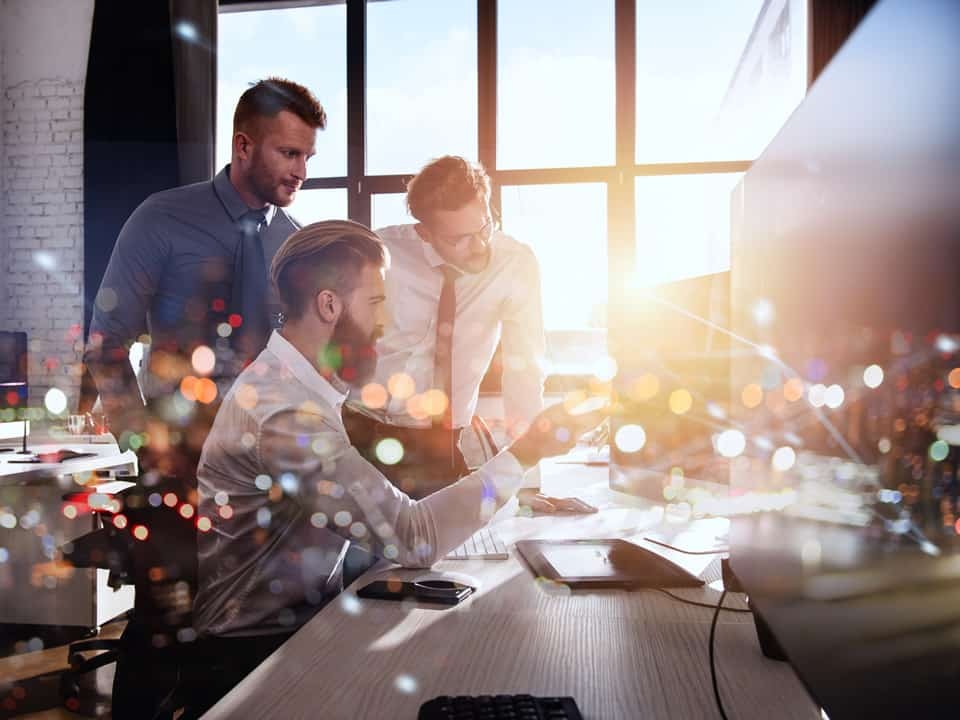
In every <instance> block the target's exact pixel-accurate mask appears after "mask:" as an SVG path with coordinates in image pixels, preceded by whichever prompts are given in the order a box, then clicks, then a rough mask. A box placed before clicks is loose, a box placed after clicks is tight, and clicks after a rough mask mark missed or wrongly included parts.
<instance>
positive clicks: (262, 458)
mask: <svg viewBox="0 0 960 720" xmlns="http://www.w3.org/2000/svg"><path fill="white" fill-rule="evenodd" d="M388 262H389V255H388V252H387V250H386V249H385V248H384V246H383V244H382V243H381V242H380V240H379V238H378V237H377V236H376V235H375V234H374V233H373V232H372V231H370V230H369V229H367V228H366V227H364V226H363V225H359V224H356V223H352V222H349V221H345V220H344V221H328V222H320V223H315V224H313V225H308V226H307V227H304V228H303V229H302V230H299V231H298V232H296V233H294V234H293V235H292V236H291V237H290V238H289V239H288V240H287V241H286V242H285V243H284V244H283V246H282V247H281V248H280V250H279V251H278V252H277V254H276V256H275V257H274V260H273V264H272V267H271V276H272V278H273V281H274V283H275V284H276V286H277V288H278V290H279V295H280V300H281V304H282V306H283V312H284V315H285V318H286V319H285V321H284V324H283V327H282V328H281V329H280V330H279V331H274V333H273V334H272V335H271V337H270V340H269V342H268V343H267V347H266V349H265V350H264V351H263V352H262V353H261V354H260V355H259V357H258V358H257V359H256V360H255V361H254V362H253V364H251V365H250V367H248V368H247V369H246V370H244V371H243V373H241V374H240V376H239V377H238V378H237V381H236V383H235V384H234V386H233V388H232V389H231V390H230V392H229V393H228V394H227V396H226V398H225V399H224V402H223V405H222V406H221V407H220V410H219V412H218V413H217V417H216V420H215V421H214V424H213V429H212V430H211V432H210V435H209V437H208V438H207V442H206V444H205V445H204V448H203V455H202V457H201V461H200V467H199V471H198V476H199V491H200V492H199V496H200V500H199V515H200V522H202V523H205V522H207V521H209V522H210V523H211V526H210V529H209V531H208V532H202V533H201V535H200V540H199V546H200V592H199V594H198V597H197V601H196V604H195V606H194V620H195V625H196V629H197V631H198V634H199V637H200V640H199V645H200V647H201V648H203V650H202V651H201V652H202V654H203V655H204V656H206V655H207V654H209V656H210V657H211V658H212V660H211V663H210V665H209V667H210V670H211V671H210V672H209V673H207V674H206V675H205V678H204V683H205V684H206V685H205V688H204V692H205V698H204V700H203V701H198V706H200V707H199V709H203V708H204V707H206V706H207V705H208V704H212V702H214V701H215V700H216V699H217V698H218V697H220V696H221V695H222V694H223V693H225V692H226V691H227V690H228V689H229V688H230V687H232V686H233V685H234V684H236V683H237V682H239V680H240V679H242V677H243V676H244V675H246V674H247V673H248V672H250V671H251V670H252V669H253V668H254V667H256V665H257V664H258V663H259V662H260V661H261V660H262V659H263V658H265V657H266V656H267V655H268V654H269V653H270V652H272V651H273V650H274V649H275V648H276V647H278V646H279V645H280V644H281V643H282V642H283V641H284V640H285V639H286V638H287V637H289V635H290V634H291V633H293V632H294V631H295V630H296V629H297V628H299V627H300V626H301V625H302V624H303V623H304V622H306V621H307V620H308V619H309V618H310V617H311V616H312V615H313V614H314V613H315V612H316V611H317V610H318V609H319V608H320V607H322V606H323V605H325V604H326V603H327V602H329V601H330V600H331V599H332V598H333V597H335V596H336V595H337V594H338V593H339V592H340V591H341V590H342V589H343V587H344V586H345V585H346V584H348V583H349V582H351V581H352V579H353V577H352V574H351V573H349V572H348V571H346V570H345V569H344V565H345V562H346V558H347V555H348V551H349V549H350V548H351V546H353V545H360V546H363V547H365V548H366V549H367V550H369V551H370V552H372V553H373V554H374V555H376V556H379V557H383V558H386V559H388V560H392V561H393V562H396V563H399V564H401V565H404V566H408V567H426V566H429V565H431V564H433V563H434V562H436V561H437V560H439V559H440V558H442V557H443V556H444V555H445V554H446V553H447V552H449V551H450V550H452V549H453V548H455V547H457V546H458V545H460V544H461V543H462V542H463V541H464V540H465V539H466V538H468V537H469V536H470V535H471V534H473V533H474V532H475V531H476V530H478V529H479V528H480V527H482V526H483V525H484V524H485V523H486V522H487V521H488V520H489V519H490V517H491V516H492V514H493V513H494V512H495V511H496V509H497V508H498V507H500V506H501V505H503V503H505V502H506V501H507V500H509V499H510V497H511V496H512V495H513V494H514V492H515V491H516V490H517V489H518V488H519V487H520V485H521V482H522V479H523V474H524V471H525V470H526V469H529V468H530V467H532V466H533V465H535V464H536V463H537V462H538V461H539V460H540V459H541V457H544V456H547V455H554V454H558V453H561V452H565V451H566V450H568V449H569V448H570V447H572V446H573V444H574V443H575V442H576V439H577V438H578V437H579V436H580V435H581V434H582V433H583V432H585V431H586V430H589V429H590V428H593V427H595V426H596V425H597V424H598V423H599V422H600V421H601V420H602V418H603V414H604V413H603V412H602V411H594V412H592V413H587V414H583V415H571V414H570V413H568V412H567V410H566V409H565V408H564V406H563V404H560V405H556V406H554V407H552V408H550V409H548V410H547V411H545V412H544V413H542V414H541V415H540V416H539V417H538V418H537V419H536V421H535V422H534V423H533V424H532V425H531V429H530V430H528V431H527V432H526V433H524V434H522V435H521V436H520V437H519V438H518V439H517V440H515V441H514V442H513V444H512V445H511V446H510V448H509V449H508V450H507V451H504V452H501V453H499V454H498V455H497V456H496V457H494V458H493V459H491V460H489V461H488V462H487V463H485V464H484V465H483V466H482V467H481V468H480V469H478V470H477V471H475V472H473V473H471V474H468V475H466V476H465V477H463V478H461V479H460V480H457V481H456V482H453V483H452V484H449V485H447V486H446V487H444V488H442V489H441V490H438V491H437V492H435V493H433V494H432V495H430V496H428V497H426V498H424V499H422V500H413V499H411V498H410V497H409V496H407V495H406V494H404V493H403V492H401V491H400V490H399V489H397V488H396V487H395V486H394V485H393V484H391V483H390V481H389V480H388V479H387V478H386V477H384V476H383V474H382V473H381V472H380V471H379V470H378V469H377V468H376V467H374V466H373V465H371V464H370V463H369V462H367V461H366V460H365V459H364V458H363V457H362V456H361V455H360V454H359V452H358V451H357V450H356V448H354V447H353V446H352V445H351V442H350V438H349V437H348V436H347V433H346V431H345V429H344V426H343V422H342V419H341V414H340V413H341V408H342V405H343V402H344V400H345V398H346V395H347V389H348V387H347V384H346V380H347V378H350V379H351V381H353V382H363V381H365V380H367V379H369V377H370V376H371V374H372V372H373V370H374V366H375V363H376V355H375V353H374V351H373V347H374V343H375V341H376V339H377V338H378V336H379V335H380V333H381V332H382V328H383V323H384V322H385V320H386V314H385V300H386V297H385V288H384V271H385V269H386V266H387V265H388ZM451 480H453V478H451ZM201 528H202V526H201Z"/></svg>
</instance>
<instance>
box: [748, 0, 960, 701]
mask: <svg viewBox="0 0 960 720" xmlns="http://www.w3.org/2000/svg"><path fill="white" fill-rule="evenodd" d="M958 38H960V3H957V2H954V1H953V0H941V1H940V2H937V1H935V0H924V1H922V2H915V1H912V0H885V1H883V2H880V3H878V4H877V5H876V6H875V7H874V9H873V10H872V11H871V12H870V13H869V14H868V15H867V17H866V18H865V19H864V20H863V22H862V23H861V24H860V26H859V27H858V28H857V30H856V31H855V32H854V34H853V35H852V36H851V38H850V39H849V40H848V41H847V43H846V44H845V45H844V47H843V48H841V50H840V52H839V53H838V54H837V56H836V57H835V58H834V60H833V61H832V62H831V64H830V65H829V66H828V67H827V68H826V70H825V71H824V72H823V74H822V75H821V76H820V77H819V79H818V80H817V82H816V84H815V85H814V86H813V87H812V88H811V89H810V92H809V94H808V97H807V98H806V100H805V101H804V102H803V103H802V104H801V105H800V106H799V107H798V109H797V110H796V111H795V113H794V114H793V116H792V117H791V118H790V119H789V121H788V122H787V124H786V125H785V127H784V128H783V129H782V130H781V132H780V133H779V134H778V135H777V137H776V138H775V139H774V140H773V141H772V143H771V144H770V146H769V147H768V148H767V149H766V150H765V151H764V153H763V154H762V156H761V157H760V158H759V159H758V160H757V161H756V162H755V163H754V164H753V166H752V167H751V169H750V170H749V171H748V172H747V173H746V175H745V176H744V178H743V180H742V182H741V184H740V186H739V187H738V189H737V191H736V193H735V194H734V199H733V208H732V217H733V228H732V234H733V247H732V254H731V259H732V269H731V330H732V331H733V334H734V335H735V336H736V337H738V338H742V339H743V340H744V342H743V343H739V344H738V347H739V348H740V349H742V350H747V352H734V353H731V375H730V377H731V387H730V391H731V392H730V398H731V401H730V411H731V420H732V422H733V423H734V424H735V425H736V426H737V427H739V428H740V429H741V430H742V432H743V433H744V435H745V437H746V440H747V442H746V444H745V447H744V451H743V452H742V454H740V455H739V456H738V457H736V458H734V459H732V460H731V475H730V478H731V493H734V494H738V495H739V496H740V497H746V498H751V500H752V501H753V503H754V504H753V506H752V509H753V510H754V511H755V512H753V513H751V514H748V515H744V516H743V517H740V518H735V519H734V520H733V522H732V525H731V538H730V557H731V565H732V567H733V569H734V571H735V573H736V574H737V576H738V578H739V579H740V580H741V582H742V584H743V585H744V587H745V589H746V590H747V592H748V594H749V596H750V599H751V602H752V603H753V605H754V608H755V609H757V610H758V612H759V613H761V614H762V615H763V617H764V618H765V619H766V620H767V621H768V623H769V625H770V627H771V628H772V630H773V633H774V635H775V636H776V637H777V639H778V640H779V641H780V643H781V644H782V645H783V648H784V650H785V652H786V654H787V656H788V657H789V659H790V660H791V662H792V663H793V664H794V666H795V668H796V669H797V672H798V674H799V675H800V677H801V678H802V679H803V680H804V682H806V683H807V685H808V687H809V688H810V689H811V692H812V693H813V694H814V696H815V697H816V698H817V699H818V701H819V702H820V703H821V704H822V705H823V707H824V708H825V710H826V712H827V714H829V716H830V717H831V718H843V717H874V718H878V717H905V716H913V717H931V716H934V713H935V712H936V711H942V710H945V709H946V708H948V707H949V708H951V709H954V701H953V700H952V693H953V690H952V689H953V688H955V687H956V685H957V682H958V681H960V669H958V665H957V663H956V658H957V657H960V640H958V637H960V636H958V635H957V628H958V627H960V602H958V601H960V555H958V553H957V549H958V542H957V540H958V533H960V483H958V475H957V466H958V464H960V120H958V118H960V82H958V70H960V42H958ZM748 389H749V390H748ZM744 398H750V401H749V402H744ZM755 400H757V401H758V402H754V401H755ZM744 508H745V509H749V508H747V505H746V504H745V505H744ZM771 508H776V509H775V510H772V509H771ZM948 698H950V699H949V700H948Z"/></svg>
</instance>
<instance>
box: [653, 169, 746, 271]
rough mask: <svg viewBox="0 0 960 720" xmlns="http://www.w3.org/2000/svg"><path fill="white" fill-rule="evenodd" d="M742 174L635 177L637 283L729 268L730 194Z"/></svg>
mask: <svg viewBox="0 0 960 720" xmlns="http://www.w3.org/2000/svg"><path fill="white" fill-rule="evenodd" d="M742 176H743V174H742V173H723V174H716V175H666V176H660V177H638V178H636V186H635V191H636V202H637V246H636V247H637V260H636V270H635V281H636V283H637V284H638V285H640V286H646V285H657V284H660V283H665V282H673V281H675V280H682V279H684V278H689V277H697V276H699V275H706V274H708V273H717V272H723V271H725V270H729V269H730V195H731V193H732V192H733V188H734V186H735V185H736V184H737V183H738V182H739V181H740V178H741V177H742Z"/></svg>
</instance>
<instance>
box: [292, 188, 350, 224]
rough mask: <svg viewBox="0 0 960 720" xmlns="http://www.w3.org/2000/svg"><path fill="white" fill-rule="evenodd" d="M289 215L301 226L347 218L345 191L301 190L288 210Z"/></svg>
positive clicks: (337, 189)
mask: <svg viewBox="0 0 960 720" xmlns="http://www.w3.org/2000/svg"><path fill="white" fill-rule="evenodd" d="M289 210H290V213H291V214H292V215H293V217H294V218H296V219H297V221H298V222H300V224H302V225H307V224H309V223H315V222H319V221H320V220H333V219H337V218H340V219H344V218H346V217H348V215H349V213H348V212H347V191H346V190H341V189H339V188H335V189H332V190H301V191H300V192H298V193H297V197H296V199H295V200H294V201H293V204H292V205H291V206H290V208H289Z"/></svg>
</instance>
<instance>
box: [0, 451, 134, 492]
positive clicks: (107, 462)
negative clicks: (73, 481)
mask: <svg viewBox="0 0 960 720" xmlns="http://www.w3.org/2000/svg"><path fill="white" fill-rule="evenodd" d="M27 447H28V449H29V450H30V452H31V453H37V454H41V453H48V452H55V451H57V450H75V451H77V452H88V453H94V455H93V456H92V457H83V458H76V459H74V460H64V461H63V462H59V463H20V462H11V461H16V460H22V459H23V458H25V457H28V456H26V455H20V454H18V453H16V452H3V453H0V484H2V485H10V484H18V483H21V482H31V481H44V480H46V479H48V478H51V477H57V476H60V475H71V474H80V473H90V472H93V471H95V470H106V469H110V468H116V469H118V470H126V471H127V472H128V473H130V474H132V475H136V473H137V456H136V454H135V453H134V452H133V451H132V450H127V451H126V452H124V453H121V452H120V448H118V447H117V445H116V443H105V442H95V443H87V442H81V443H77V442H64V443H59V442H58V443H55V444H54V443H30V444H29V445H28V446H27Z"/></svg>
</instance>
